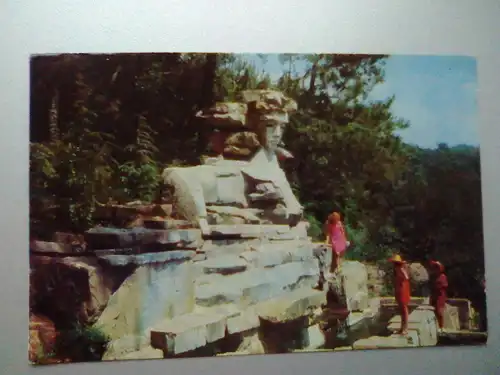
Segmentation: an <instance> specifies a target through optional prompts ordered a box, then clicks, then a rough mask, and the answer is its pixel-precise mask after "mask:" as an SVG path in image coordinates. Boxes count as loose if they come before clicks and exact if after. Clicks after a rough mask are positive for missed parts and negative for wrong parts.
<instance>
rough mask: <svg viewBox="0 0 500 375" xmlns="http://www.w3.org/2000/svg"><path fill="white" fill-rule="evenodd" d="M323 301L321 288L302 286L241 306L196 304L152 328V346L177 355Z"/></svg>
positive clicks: (283, 318) (282, 319)
mask: <svg viewBox="0 0 500 375" xmlns="http://www.w3.org/2000/svg"><path fill="white" fill-rule="evenodd" d="M325 301H326V295H325V293H324V292H319V291H316V290H313V289H309V288H303V289H300V290H296V291H293V292H289V293H287V294H286V295H283V296H281V297H279V298H275V299H272V300H268V301H265V302H261V303H258V304H255V305H253V306H250V307H249V308H247V309H244V310H241V309H240V308H239V307H238V306H236V305H234V304H226V305H220V306H216V307H211V308H200V307H197V308H196V310H195V311H194V312H192V313H188V314H185V315H182V316H179V317H176V318H173V319H170V320H166V321H164V322H162V323H160V324H158V325H157V326H155V327H153V328H151V330H150V331H151V346H152V347H153V348H155V349H160V350H163V351H165V352H167V353H168V355H178V354H181V353H185V352H188V351H192V350H195V349H197V348H200V347H203V346H205V345H207V344H210V343H213V342H215V341H217V340H220V339H222V338H223V337H224V336H225V334H226V333H227V334H234V333H238V332H244V331H248V330H250V329H253V328H257V327H258V326H259V323H260V321H259V319H266V320H267V321H268V322H286V321H288V320H294V319H297V318H299V317H301V316H305V315H308V314H309V313H310V312H311V310H313V309H314V308H317V307H319V306H320V305H321V304H322V303H324V302H325Z"/></svg>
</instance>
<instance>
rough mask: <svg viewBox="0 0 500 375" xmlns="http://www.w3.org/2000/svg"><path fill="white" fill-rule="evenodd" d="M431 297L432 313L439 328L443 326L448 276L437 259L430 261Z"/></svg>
mask: <svg viewBox="0 0 500 375" xmlns="http://www.w3.org/2000/svg"><path fill="white" fill-rule="evenodd" d="M430 265H431V270H432V273H431V275H432V276H431V279H430V281H431V298H430V304H431V305H432V306H433V307H434V313H435V314H436V319H437V321H438V326H439V330H440V331H441V332H442V331H443V328H444V309H445V306H446V299H447V297H446V289H447V288H448V278H447V277H446V274H445V273H444V266H443V265H442V264H441V263H440V262H437V261H431V262H430Z"/></svg>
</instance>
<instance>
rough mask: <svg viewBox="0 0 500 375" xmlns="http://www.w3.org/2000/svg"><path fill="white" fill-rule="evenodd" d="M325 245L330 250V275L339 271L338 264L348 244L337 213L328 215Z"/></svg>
mask: <svg viewBox="0 0 500 375" xmlns="http://www.w3.org/2000/svg"><path fill="white" fill-rule="evenodd" d="M325 235H326V241H325V243H326V244H327V245H329V246H330V247H331V249H332V262H331V263H330V270H329V271H330V272H329V273H330V274H333V273H335V272H336V271H340V262H341V259H342V257H343V256H344V255H345V252H346V250H347V248H348V247H349V245H350V242H349V241H348V240H347V234H346V230H345V227H344V224H343V223H342V219H341V217H340V214H339V213H338V212H333V213H331V214H330V215H328V219H327V222H326V223H325Z"/></svg>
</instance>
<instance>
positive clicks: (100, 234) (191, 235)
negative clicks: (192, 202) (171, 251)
mask: <svg viewBox="0 0 500 375" xmlns="http://www.w3.org/2000/svg"><path fill="white" fill-rule="evenodd" d="M85 241H86V242H87V247H88V248H89V249H93V250H108V249H122V248H134V247H147V246H151V245H169V244H178V243H182V244H183V245H184V246H186V247H191V248H192V247H201V246H202V245H203V241H202V237H201V231H200V230H199V229H172V230H161V229H146V228H140V227H137V228H131V229H117V228H93V229H90V230H88V231H87V232H85ZM147 250H148V249H146V251H147ZM149 250H151V249H149Z"/></svg>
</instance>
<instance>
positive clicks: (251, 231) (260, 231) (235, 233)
mask: <svg viewBox="0 0 500 375" xmlns="http://www.w3.org/2000/svg"><path fill="white" fill-rule="evenodd" d="M210 231H211V234H210V237H219V238H224V237H234V238H261V237H264V236H279V235H282V234H286V233H289V232H290V227H289V226H288V225H253V224H234V225H223V224H221V225H211V226H210Z"/></svg>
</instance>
